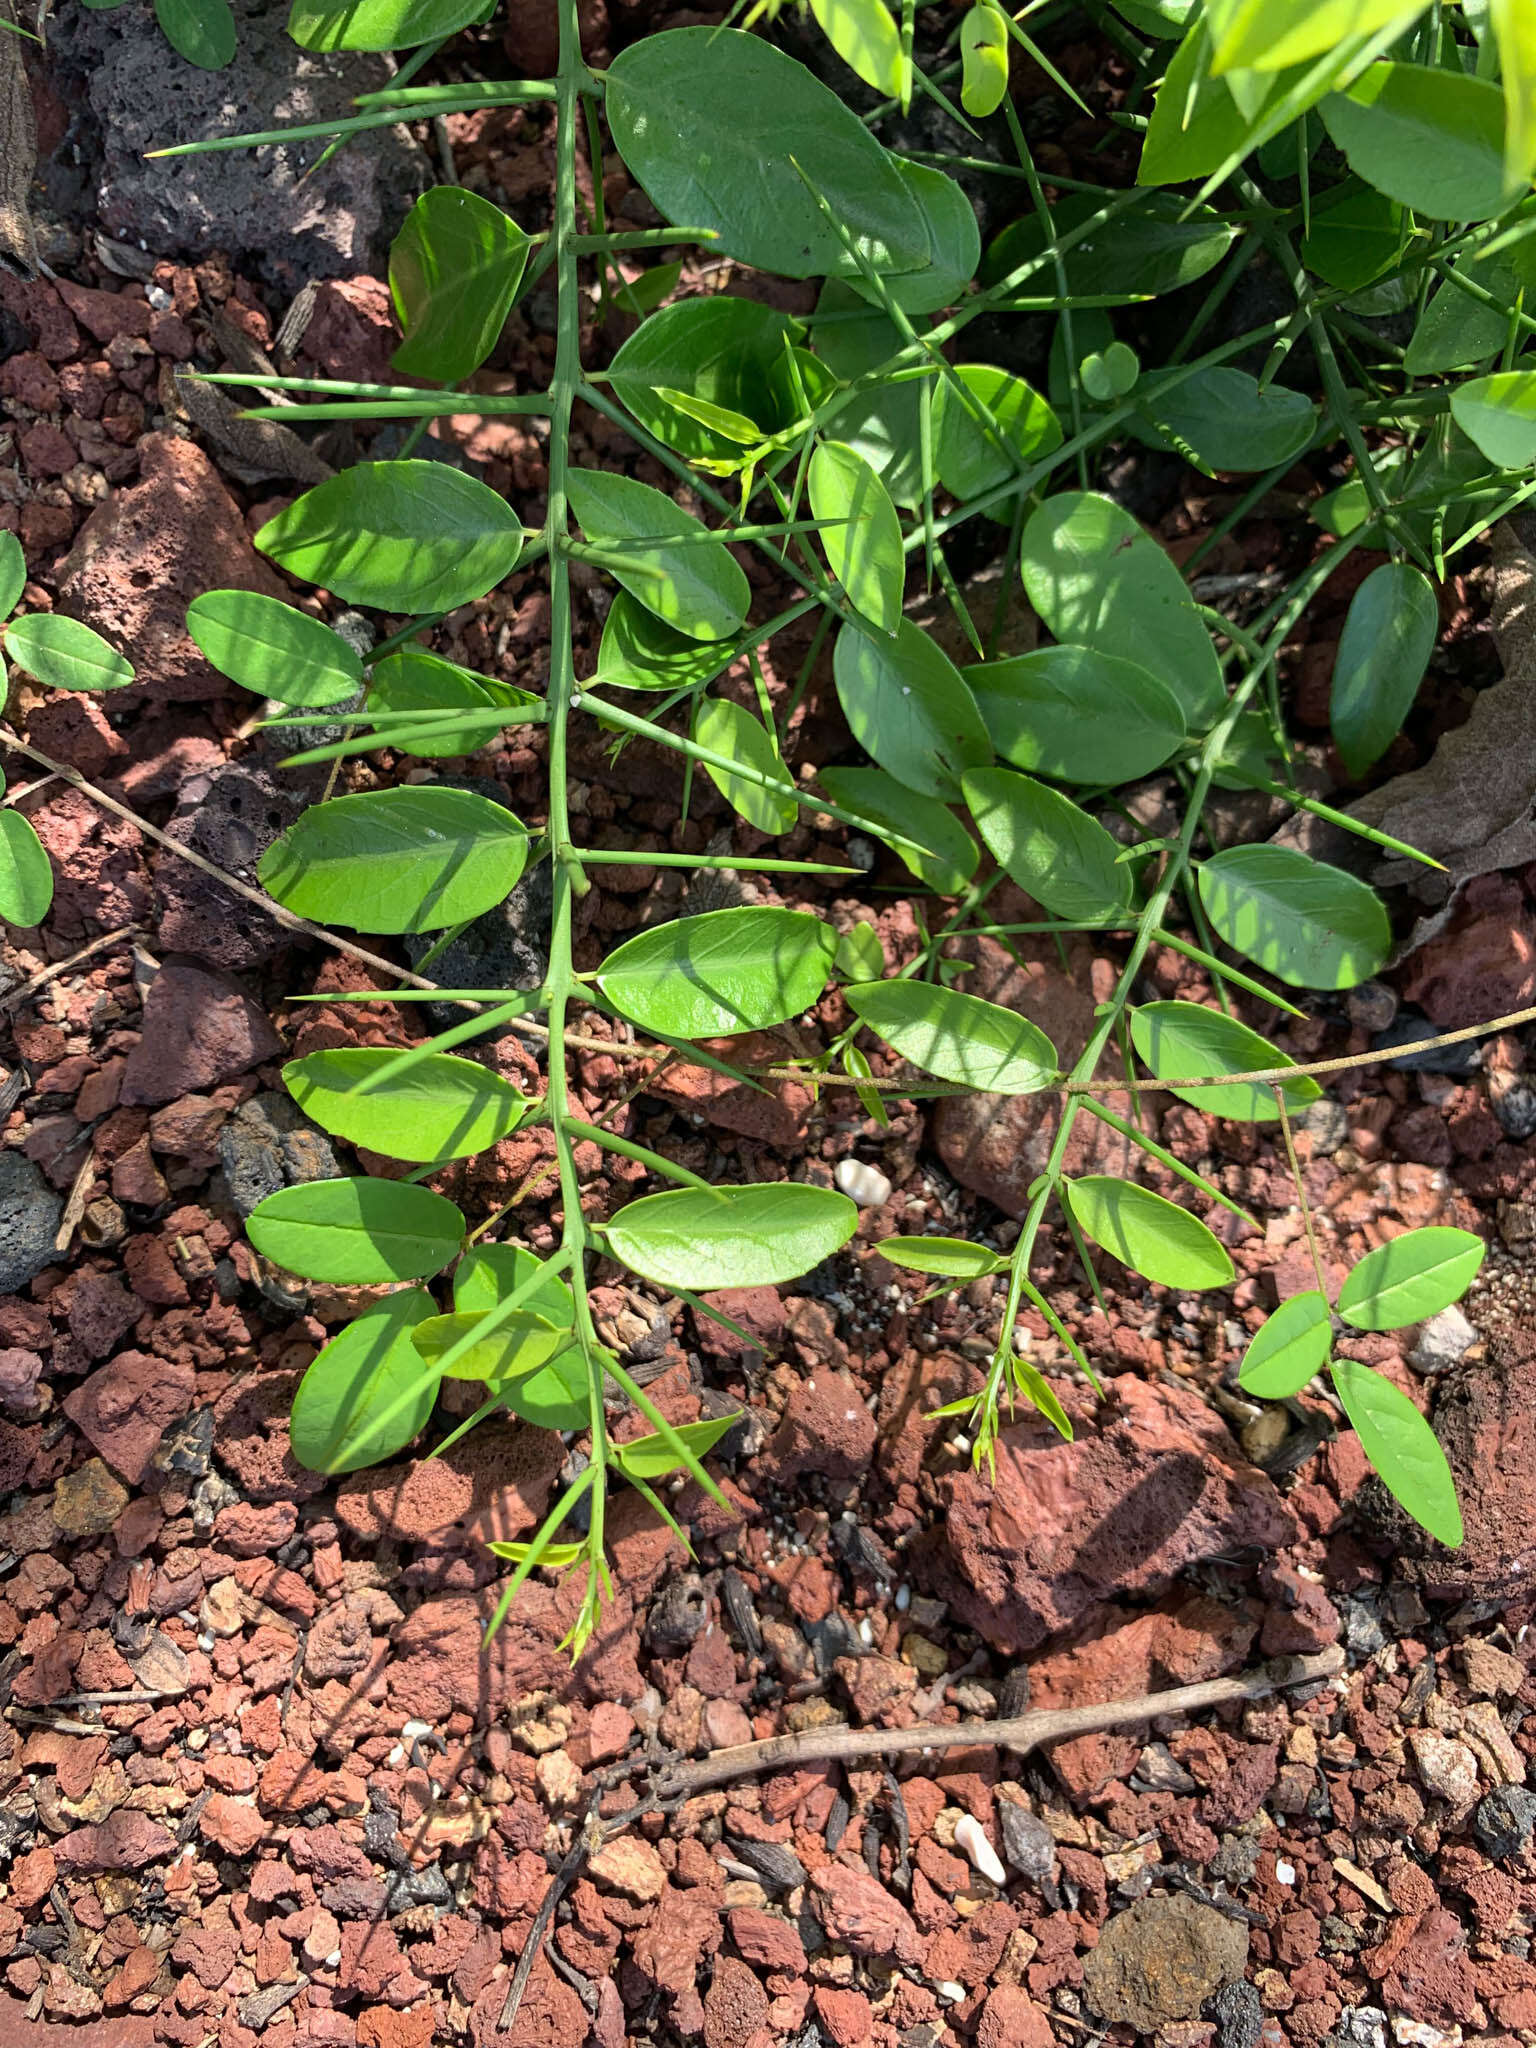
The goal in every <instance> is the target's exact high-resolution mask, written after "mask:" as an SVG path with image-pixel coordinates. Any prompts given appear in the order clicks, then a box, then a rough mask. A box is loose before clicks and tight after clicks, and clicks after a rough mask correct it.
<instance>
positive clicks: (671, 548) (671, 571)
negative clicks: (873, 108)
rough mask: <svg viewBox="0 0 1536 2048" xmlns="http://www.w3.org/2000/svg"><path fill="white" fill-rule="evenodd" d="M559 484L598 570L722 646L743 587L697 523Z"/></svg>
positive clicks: (649, 497)
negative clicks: (602, 552) (594, 552)
mask: <svg viewBox="0 0 1536 2048" xmlns="http://www.w3.org/2000/svg"><path fill="white" fill-rule="evenodd" d="M722 33H724V31H722ZM636 47H640V46H638V45H637V46H636ZM566 485H567V489H568V491H569V494H570V501H571V510H572V511H573V512H574V513H575V515H576V517H577V519H579V520H580V522H581V528H582V531H583V532H584V533H585V534H586V536H587V539H588V540H589V541H591V542H592V543H593V545H594V546H596V547H601V548H604V549H606V550H611V551H612V552H611V555H610V556H609V558H608V559H607V560H606V561H605V563H604V567H606V568H607V569H609V570H610V571H611V572H612V574H613V576H614V577H615V579H616V580H617V581H618V582H619V583H621V584H622V585H623V586H624V588H625V589H626V590H627V591H628V592H629V593H630V595H631V596H632V597H637V598H638V599H639V600H640V602H641V604H643V605H644V606H645V607H646V609H647V610H648V611H652V612H654V613H655V614H656V616H657V618H659V619H662V620H664V621H665V622H666V624H667V625H669V626H672V627H674V628H675V629H676V630H677V631H678V632H679V633H685V634H686V635H687V636H688V638H689V639H690V640H723V639H724V638H726V636H727V635H728V634H731V633H734V632H736V631H737V630H738V628H739V627H740V626H741V623H742V621H743V620H744V619H745V618H746V616H747V607H748V606H749V605H750V604H751V602H752V589H751V585H750V584H749V583H748V582H747V578H746V572H745V571H744V570H743V569H742V567H741V565H740V564H739V563H738V562H737V560H736V558H735V557H734V556H733V555H732V554H731V552H730V550H729V549H728V548H727V547H726V545H725V542H724V541H723V540H716V539H713V538H711V537H708V536H709V529H708V528H707V527H706V526H705V525H704V523H703V521H702V520H699V519H695V518H694V516H693V514H692V513H691V512H685V511H684V510H683V509H682V507H681V506H680V505H675V504H673V502H672V500H671V499H670V498H669V497H668V496H667V495H666V493H665V492H664V491H658V490H656V489H654V488H653V487H652V486H651V485H650V484H642V483H637V482H636V481H635V479H634V478H633V477H628V476H618V475H616V474H614V473H613V472H611V471H609V470H603V469H573V470H572V471H571V473H570V475H569V476H568V478H567V479H566Z"/></svg>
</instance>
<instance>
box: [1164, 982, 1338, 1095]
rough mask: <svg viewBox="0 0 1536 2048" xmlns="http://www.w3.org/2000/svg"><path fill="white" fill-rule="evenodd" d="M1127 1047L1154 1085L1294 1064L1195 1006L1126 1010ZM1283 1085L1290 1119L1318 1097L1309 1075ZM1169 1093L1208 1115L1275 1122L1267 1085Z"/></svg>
mask: <svg viewBox="0 0 1536 2048" xmlns="http://www.w3.org/2000/svg"><path fill="white" fill-rule="evenodd" d="M1131 1043H1132V1045H1134V1046H1135V1048H1136V1050H1137V1052H1138V1053H1139V1054H1140V1055H1141V1057H1142V1059H1143V1060H1145V1061H1146V1064H1147V1067H1148V1069H1149V1071H1150V1072H1151V1073H1152V1074H1153V1075H1154V1076H1155V1077H1156V1078H1157V1079H1158V1080H1159V1081H1166V1080H1167V1079H1168V1078H1169V1077H1172V1078H1174V1079H1177V1078H1178V1077H1179V1076H1180V1075H1189V1076H1191V1077H1194V1076H1196V1075H1200V1074H1260V1073H1263V1072H1265V1071H1266V1070H1267V1069H1268V1068H1270V1067H1290V1066H1294V1065H1295V1064H1296V1063H1295V1061H1294V1060H1293V1059H1292V1058H1291V1057H1290V1055H1289V1054H1288V1053H1283V1052H1281V1050H1280V1048H1279V1047H1278V1046H1274V1045H1271V1044H1270V1042H1269V1040H1268V1039H1267V1038H1261V1037H1260V1036H1259V1034H1258V1032H1257V1031H1250V1030H1249V1028H1248V1026H1247V1025H1246V1024H1240V1023H1239V1022H1238V1020H1237V1018H1236V1017H1229V1016H1227V1015H1226V1014H1225V1013H1224V1012H1223V1011H1221V1010H1207V1009H1205V1008H1204V1007H1203V1006H1202V1005H1201V1004H1199V1003H1177V1002H1168V1003H1141V1004H1138V1005H1137V1007H1136V1008H1135V1009H1133V1010H1132V1011H1131ZM1283 1085H1284V1090H1285V1106H1286V1109H1287V1110H1288V1111H1289V1112H1290V1114H1291V1115H1293V1116H1294V1115H1295V1113H1296V1112H1297V1110H1299V1109H1304V1108H1305V1107H1306V1105H1307V1104H1308V1103H1309V1102H1315V1101H1316V1100H1317V1098H1318V1097H1319V1096H1320V1095H1321V1094H1322V1092H1323V1091H1322V1089H1321V1088H1319V1086H1318V1085H1317V1083H1316V1082H1315V1081H1314V1080H1313V1079H1312V1077H1311V1076H1310V1075H1309V1074H1302V1075H1299V1076H1298V1077H1297V1079H1296V1080H1294V1081H1287V1082H1285V1083H1284V1084H1283ZM1170 1092H1171V1093H1172V1094H1174V1095H1176V1096H1177V1097H1178V1099H1179V1100H1180V1102H1188V1103H1192V1104H1193V1105H1194V1107H1195V1108H1196V1109H1203V1110H1204V1111H1205V1112H1206V1113H1207V1114H1208V1115H1210V1116H1226V1117H1232V1118H1234V1119H1235V1120H1236V1121H1237V1122H1239V1123H1256V1124H1265V1123H1271V1124H1272V1123H1275V1122H1277V1121H1278V1120H1279V1115H1280V1112H1279V1110H1278V1109H1277V1108H1276V1106H1275V1091H1274V1088H1273V1087H1272V1086H1271V1085H1270V1084H1269V1083H1268V1082H1267V1081H1238V1082H1234V1083H1233V1084H1232V1085H1231V1086H1230V1087H1225V1088H1222V1087H1215V1088H1174V1089H1172V1090H1171V1091H1170Z"/></svg>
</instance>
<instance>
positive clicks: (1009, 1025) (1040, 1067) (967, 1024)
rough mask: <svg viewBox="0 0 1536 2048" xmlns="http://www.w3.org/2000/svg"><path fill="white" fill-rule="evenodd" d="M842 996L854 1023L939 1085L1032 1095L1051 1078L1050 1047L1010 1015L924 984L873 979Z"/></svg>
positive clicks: (1022, 1020) (1034, 1027) (1036, 1028)
mask: <svg viewBox="0 0 1536 2048" xmlns="http://www.w3.org/2000/svg"><path fill="white" fill-rule="evenodd" d="M843 993H844V995H845V996H846V997H847V1001H848V1007H849V1009H851V1010H852V1011H853V1014H854V1015H855V1016H856V1017H857V1018H858V1019H859V1021H860V1023H862V1024H867V1025H868V1026H869V1028H870V1030H871V1031H873V1032H875V1033H876V1034H877V1035H878V1036H879V1037H881V1038H883V1039H884V1040H885V1042H886V1044H887V1045H891V1046H894V1047H895V1048H896V1050H897V1052H899V1053H900V1054H901V1056H902V1058H903V1059H907V1060H910V1061H911V1062H912V1064H913V1065H914V1066H918V1067H922V1068H924V1069H925V1070H926V1071H927V1072H928V1073H930V1074H937V1075H938V1076H939V1077H940V1078H941V1079H942V1080H945V1081H962V1082H964V1083H965V1084H966V1085H967V1086H968V1087H971V1088H978V1089H982V1090H985V1091H988V1092H990V1093H992V1094H996V1095H1034V1094H1036V1093H1038V1091H1039V1090H1040V1089H1042V1088H1044V1087H1045V1086H1046V1085H1047V1084H1048V1083H1049V1082H1050V1081H1052V1080H1053V1079H1054V1078H1055V1075H1056V1071H1057V1059H1056V1048H1055V1046H1053V1045H1052V1044H1051V1041H1050V1040H1049V1039H1048V1038H1047V1037H1046V1035H1045V1033H1044V1032H1043V1031H1042V1030H1041V1029H1040V1027H1039V1026H1038V1025H1037V1024H1031V1023H1030V1021H1029V1019H1028V1018H1027V1017H1021V1016H1019V1014H1018V1013H1017V1011H1015V1010H1005V1009H1003V1008H1002V1007H1001V1006H1000V1005H999V1004H997V1003H988V1002H984V1001H983V1000H982V999H981V997H980V996H972V995H966V994H965V993H963V991H961V990H960V989H953V988H941V987H939V986H937V985H936V984H934V983H931V982H926V981H871V982H865V983H863V984H860V985H856V986H854V987H852V988H848V989H845V990H844V992H843Z"/></svg>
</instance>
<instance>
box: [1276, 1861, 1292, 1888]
mask: <svg viewBox="0 0 1536 2048" xmlns="http://www.w3.org/2000/svg"><path fill="white" fill-rule="evenodd" d="M1275 1880H1276V1882H1277V1883H1278V1884H1294V1883H1295V1882H1296V1866H1295V1864H1294V1863H1277V1864H1276V1865H1275Z"/></svg>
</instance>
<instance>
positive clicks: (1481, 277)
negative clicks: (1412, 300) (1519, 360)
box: [1403, 256, 1523, 377]
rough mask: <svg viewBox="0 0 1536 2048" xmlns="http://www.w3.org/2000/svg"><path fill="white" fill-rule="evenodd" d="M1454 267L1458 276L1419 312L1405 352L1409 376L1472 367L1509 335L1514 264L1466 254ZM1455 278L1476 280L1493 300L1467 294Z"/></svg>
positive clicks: (1517, 283)
mask: <svg viewBox="0 0 1536 2048" xmlns="http://www.w3.org/2000/svg"><path fill="white" fill-rule="evenodd" d="M1455 269H1456V280H1452V279H1450V278H1447V279H1446V281H1445V283H1444V284H1442V285H1441V286H1440V288H1439V289H1438V291H1436V293H1435V295H1434V297H1433V298H1432V299H1431V300H1430V302H1429V304H1428V305H1427V306H1426V307H1425V308H1424V311H1423V312H1422V313H1421V314H1420V315H1419V319H1418V324H1417V325H1416V326H1415V328H1414V330H1413V339H1412V341H1410V342H1409V344H1408V348H1407V351H1406V353H1405V354H1404V356H1403V368H1404V369H1405V370H1406V371H1407V372H1408V373H1409V375H1410V376H1413V377H1426V376H1434V375H1435V374H1436V372H1438V371H1443V370H1471V369H1476V368H1478V367H1479V366H1480V365H1482V364H1483V363H1486V362H1489V361H1491V360H1492V358H1493V357H1494V356H1496V355H1497V354H1498V353H1499V351H1500V350H1501V349H1502V348H1503V346H1504V343H1505V340H1506V339H1507V337H1508V335H1509V331H1510V313H1511V311H1512V310H1513V308H1514V305H1515V302H1516V300H1517V299H1518V298H1519V296H1520V291H1521V287H1522V283H1523V280H1522V278H1521V277H1520V275H1519V273H1518V272H1517V271H1516V270H1515V268H1514V266H1513V265H1512V264H1509V263H1505V262H1503V261H1501V260H1500V259H1499V258H1497V257H1495V258H1492V259H1490V260H1488V261H1486V262H1481V263H1480V262H1478V260H1477V259H1476V257H1475V256H1466V257H1462V258H1461V259H1460V260H1459V261H1458V262H1457V264H1456V266H1455ZM1458 280H1465V281H1466V282H1468V283H1471V284H1475V285H1476V286H1478V288H1479V289H1480V290H1482V291H1485V292H1488V293H1489V294H1491V296H1492V297H1493V298H1494V299H1495V300H1496V301H1497V303H1496V304H1494V305H1491V306H1490V305H1487V304H1485V303H1483V302H1482V301H1480V300H1477V299H1473V298H1470V297H1469V296H1468V295H1467V293H1466V292H1465V291H1463V289H1462V286H1461V282H1460V281H1458Z"/></svg>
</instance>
